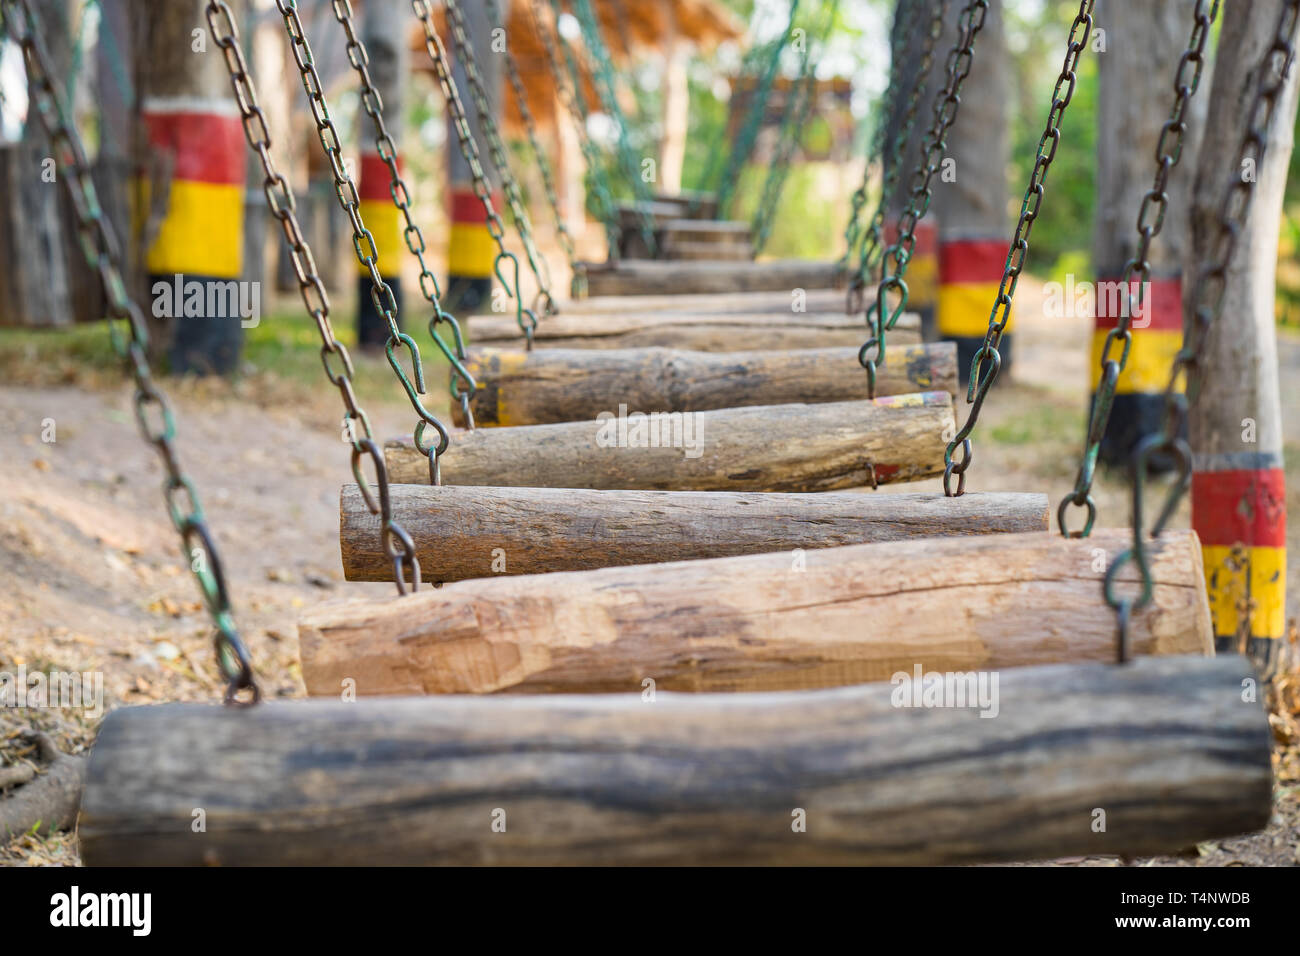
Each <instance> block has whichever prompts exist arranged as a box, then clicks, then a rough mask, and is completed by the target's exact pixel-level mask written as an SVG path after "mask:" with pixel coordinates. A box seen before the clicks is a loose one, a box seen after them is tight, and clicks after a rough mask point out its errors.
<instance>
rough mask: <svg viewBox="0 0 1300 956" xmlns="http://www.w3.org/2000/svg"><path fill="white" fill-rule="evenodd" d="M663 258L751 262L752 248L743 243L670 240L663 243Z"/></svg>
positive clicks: (672, 259)
mask: <svg viewBox="0 0 1300 956" xmlns="http://www.w3.org/2000/svg"><path fill="white" fill-rule="evenodd" d="M663 258H664V259H666V260H669V261H672V262H751V261H753V258H754V247H753V246H752V245H750V244H749V243H748V242H744V241H741V242H736V241H732V242H722V241H721V240H709V241H705V242H701V241H699V240H693V239H671V241H665V242H664V245H663Z"/></svg>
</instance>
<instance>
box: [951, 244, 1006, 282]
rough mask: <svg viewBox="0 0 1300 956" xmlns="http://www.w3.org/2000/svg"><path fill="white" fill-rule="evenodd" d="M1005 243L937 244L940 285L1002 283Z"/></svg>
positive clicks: (1004, 264)
mask: <svg viewBox="0 0 1300 956" xmlns="http://www.w3.org/2000/svg"><path fill="white" fill-rule="evenodd" d="M1006 265H1007V240H1006V239H1004V238H1000V239H947V240H944V241H943V242H941V243H939V284H940V285H948V284H950V283H957V282H1001V281H1002V272H1003V270H1004V269H1005V268H1006Z"/></svg>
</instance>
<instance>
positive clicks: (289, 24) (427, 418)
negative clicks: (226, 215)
mask: <svg viewBox="0 0 1300 956" xmlns="http://www.w3.org/2000/svg"><path fill="white" fill-rule="evenodd" d="M275 5H276V8H277V9H278V10H279V11H280V16H281V18H282V19H283V20H284V31H285V35H286V36H287V37H288V38H289V48H290V50H291V51H292V52H293V59H294V62H295V63H296V64H297V67H298V73H299V75H300V76H301V78H302V86H303V89H304V90H305V91H306V93H307V100H308V103H309V105H310V106H311V112H312V118H313V119H314V120H315V124H316V133H317V135H318V137H319V139H320V144H321V149H322V150H323V151H324V153H325V158H326V159H327V160H328V161H329V165H330V171H331V173H332V175H333V177H334V191H335V193H336V194H337V196H338V200H339V206H340V207H342V209H343V211H344V213H346V214H347V217H348V221H349V222H350V224H351V226H352V248H353V250H354V251H355V252H356V256H357V261H358V262H359V263H361V265H362V266H363V267H364V268H365V269H366V272H367V273H368V274H369V276H370V299H371V301H372V302H374V304H375V311H376V312H378V313H379V314H380V315H382V316H383V317H384V321H386V322H387V323H388V344H387V345H386V346H385V348H384V352H385V354H386V355H387V356H388V364H389V365H391V366H392V368H393V373H394V374H395V375H396V376H397V381H398V383H399V384H400V385H401V386H402V390H403V391H404V392H406V397H407V400H408V401H409V402H410V403H411V407H412V408H413V409H414V410H415V413H416V415H417V416H418V417H419V421H418V422H417V423H416V426H415V439H414V440H415V447H416V448H417V449H418V450H419V451H420V452H421V454H423V455H425V456H426V457H427V458H428V459H429V480H430V481H431V482H432V483H433V484H435V485H436V484H439V483H440V474H439V469H438V459H439V458H440V457H441V455H442V454H443V452H445V451H446V450H447V446H448V445H449V444H450V443H451V439H450V437H449V436H448V434H447V429H446V427H445V426H444V425H443V424H442V422H440V421H438V419H437V418H436V417H434V415H433V413H432V412H430V411H429V410H428V409H427V408H425V407H424V403H423V402H422V401H421V400H420V396H421V395H423V394H425V391H426V390H425V386H424V363H423V361H422V360H421V358H420V347H419V346H418V345H416V343H415V339H413V338H411V337H410V336H409V335H407V334H406V333H405V332H403V331H402V329H401V326H400V325H398V322H397V299H396V298H395V297H394V295H393V290H392V288H391V287H390V286H389V285H388V283H387V282H385V281H384V280H383V277H382V276H380V274H379V250H378V249H377V248H376V246H375V237H374V235H372V234H371V232H370V230H369V229H367V228H366V224H365V222H364V221H363V220H362V218H361V199H360V196H359V195H358V193H357V186H356V183H355V182H353V180H352V174H351V173H349V172H348V168H347V162H346V160H344V158H343V144H342V142H341V141H340V140H339V134H338V129H337V128H335V126H334V120H333V119H331V118H330V111H329V104H328V103H327V102H326V100H325V84H324V83H323V82H322V81H321V78H320V74H319V73H317V71H316V65H315V64H316V59H315V57H314V55H313V54H312V50H311V44H310V43H309V42H308V41H307V34H306V31H305V30H304V29H303V25H302V19H301V18H300V17H299V16H298V0H275ZM231 65H232V66H233V65H234V64H231ZM399 346H405V347H406V348H407V349H409V350H410V352H411V367H412V370H413V372H414V375H415V383H414V385H412V383H411V380H410V378H408V377H407V375H406V370H405V369H403V368H402V363H401V362H400V361H399V360H398V358H397V353H396V349H397V348H398V347H399ZM429 428H432V429H433V430H434V431H435V432H437V433H438V440H437V441H431V442H429V443H428V444H425V443H424V435H425V432H426V431H427V430H428V429H429ZM389 538H390V535H389V533H388V531H387V530H385V550H386V551H388V552H389V556H390V557H393V554H392V551H391V548H390V545H391V541H390V540H389ZM403 545H404V546H406V558H407V560H410V561H412V562H414V558H415V550H414V548H413V547H411V546H410V543H409V539H407V540H406V541H404V542H403ZM413 566H414V563H413ZM415 586H416V587H417V588H418V587H419V580H418V578H417V579H415ZM400 589H401V585H400V581H399V590H400Z"/></svg>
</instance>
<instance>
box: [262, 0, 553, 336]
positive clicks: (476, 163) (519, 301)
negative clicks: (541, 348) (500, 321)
mask: <svg viewBox="0 0 1300 956" xmlns="http://www.w3.org/2000/svg"><path fill="white" fill-rule="evenodd" d="M277 2H278V0H277ZM411 9H412V10H413V11H415V15H416V17H417V18H418V19H419V21H420V25H421V26H422V27H423V28H424V48H425V50H426V51H427V52H428V54H429V59H430V60H431V61H432V62H433V71H434V75H436V76H437V78H438V86H439V87H440V88H441V90H442V98H443V101H444V102H445V103H446V104H447V115H448V116H450V117H451V121H452V126H453V127H455V130H456V139H457V141H458V142H459V144H460V152H461V155H462V156H464V157H465V162H466V163H467V164H468V165H469V171H470V179H471V180H472V182H473V186H474V195H475V196H477V197H478V201H479V202H480V203H482V205H483V211H484V213H485V214H486V215H487V230H488V235H490V236H491V237H492V241H493V242H494V243H495V244H496V247H497V256H496V260H495V261H494V262H493V264H492V271H493V272H495V273H496V277H497V281H498V282H500V283H501V285H502V286H503V287H504V289H505V292H506V295H508V296H509V297H510V298H511V299H513V300H514V303H515V321H516V322H518V323H519V328H520V329H521V330H522V331H523V333H524V338H525V340H526V341H527V343H528V348H530V349H531V348H532V347H533V333H534V332H535V331H536V329H537V315H536V314H535V313H534V312H533V310H532V309H526V308H524V302H523V296H522V294H521V293H520V290H519V259H518V258H517V257H516V256H515V254H514V253H513V252H509V251H508V250H507V249H506V246H505V235H506V227H505V223H503V222H502V221H501V216H500V215H498V214H497V211H496V207H495V206H493V205H492V189H491V187H490V186H489V185H488V181H487V176H486V175H485V174H484V172H483V163H482V162H481V161H480V159H479V154H478V145H477V144H476V143H475V142H474V134H473V132H471V130H470V126H469V119H468V117H467V116H466V115H465V104H464V103H462V102H461V99H460V93H458V92H457V91H456V83H455V81H454V80H453V79H452V77H451V61H450V60H449V58H448V57H447V48H446V47H444V46H443V45H442V38H441V37H440V36H438V31H437V30H436V29H435V28H434V25H433V8H432V7H431V6H430V5H429V3H428V2H427V0H411ZM507 262H509V263H510V264H511V266H512V267H513V275H514V283H513V285H512V284H511V283H510V281H509V280H507V279H506V277H505V276H504V275H503V274H502V272H501V267H502V266H503V265H504V264H505V263H507Z"/></svg>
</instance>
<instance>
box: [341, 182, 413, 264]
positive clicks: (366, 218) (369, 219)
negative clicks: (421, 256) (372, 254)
mask: <svg viewBox="0 0 1300 956" xmlns="http://www.w3.org/2000/svg"><path fill="white" fill-rule="evenodd" d="M358 208H359V209H360V212H361V220H362V222H364V223H365V224H366V228H367V229H369V230H370V234H371V235H372V236H374V239H375V249H376V250H377V251H378V253H379V274H380V275H381V276H383V277H384V278H386V279H387V278H389V277H391V276H398V275H401V274H402V252H403V251H405V250H406V242H405V240H403V239H402V214H401V213H400V212H398V211H397V207H396V206H394V205H393V202H392V200H391V199H382V200H380V199H363V200H361V202H360V204H359V206H358ZM361 251H362V252H369V251H370V250H369V249H366V248H364V246H363V248H362V250H361ZM352 258H353V259H354V260H356V263H357V271H358V272H359V273H361V274H362V275H369V274H370V270H368V269H367V268H366V267H365V266H363V265H362V264H361V260H359V259H357V257H356V256H355V255H354V256H353V257H352Z"/></svg>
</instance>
